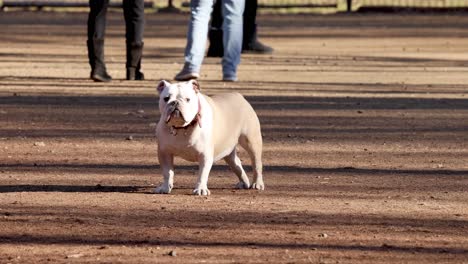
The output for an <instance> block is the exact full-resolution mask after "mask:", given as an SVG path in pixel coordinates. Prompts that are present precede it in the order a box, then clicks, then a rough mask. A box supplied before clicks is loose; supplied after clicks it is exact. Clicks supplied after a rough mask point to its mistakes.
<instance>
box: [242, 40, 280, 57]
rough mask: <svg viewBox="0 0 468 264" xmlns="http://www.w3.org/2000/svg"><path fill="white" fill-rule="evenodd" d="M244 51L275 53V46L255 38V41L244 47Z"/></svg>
mask: <svg viewBox="0 0 468 264" xmlns="http://www.w3.org/2000/svg"><path fill="white" fill-rule="evenodd" d="M242 53H256V54H271V53H273V48H272V47H269V46H267V45H264V44H262V43H261V42H260V41H258V40H255V41H254V42H253V43H249V44H247V45H245V46H244V47H243V48H242Z"/></svg>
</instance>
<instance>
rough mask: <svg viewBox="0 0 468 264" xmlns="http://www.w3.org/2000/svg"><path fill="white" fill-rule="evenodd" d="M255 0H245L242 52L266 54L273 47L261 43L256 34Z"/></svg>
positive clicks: (270, 51) (271, 50)
mask: <svg viewBox="0 0 468 264" xmlns="http://www.w3.org/2000/svg"><path fill="white" fill-rule="evenodd" d="M257 8H258V2H257V0H246V1H245V10H244V28H243V30H244V38H243V39H242V52H244V53H258V54H268V53H272V52H273V49H272V48H271V47H269V46H266V45H264V44H262V43H261V42H260V41H259V40H258V36H257V23H256V21H257Z"/></svg>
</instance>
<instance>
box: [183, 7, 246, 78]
mask: <svg viewBox="0 0 468 264" xmlns="http://www.w3.org/2000/svg"><path fill="white" fill-rule="evenodd" d="M214 1H216V0H192V1H190V11H191V12H190V14H191V15H190V22H189V29H188V33H187V45H186V47H185V63H184V67H183V69H182V70H181V71H180V72H179V73H178V74H177V75H176V76H175V79H176V80H178V81H185V80H190V79H198V78H199V77H200V69H201V65H202V62H203V58H204V56H205V48H206V42H207V35H208V25H209V21H210V15H211V12H212V11H213V4H214ZM218 1H221V3H220V4H221V9H222V14H223V20H224V23H223V26H222V28H223V49H224V55H223V59H222V62H221V63H222V68H223V80H224V81H231V82H234V81H237V66H238V65H239V63H240V54H241V50H242V34H243V33H242V31H243V13H244V6H245V1H243V0H218ZM247 1H249V0H247Z"/></svg>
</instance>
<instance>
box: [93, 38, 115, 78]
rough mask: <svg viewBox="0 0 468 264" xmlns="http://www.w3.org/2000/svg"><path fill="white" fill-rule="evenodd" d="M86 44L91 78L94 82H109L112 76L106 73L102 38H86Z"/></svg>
mask: <svg viewBox="0 0 468 264" xmlns="http://www.w3.org/2000/svg"><path fill="white" fill-rule="evenodd" d="M87 45H88V59H89V65H90V66H91V74H90V77H91V79H93V80H94V81H95V82H110V81H111V80H112V77H111V76H110V75H109V74H108V73H107V70H106V64H105V63H104V39H96V38H94V39H91V40H88V41H87Z"/></svg>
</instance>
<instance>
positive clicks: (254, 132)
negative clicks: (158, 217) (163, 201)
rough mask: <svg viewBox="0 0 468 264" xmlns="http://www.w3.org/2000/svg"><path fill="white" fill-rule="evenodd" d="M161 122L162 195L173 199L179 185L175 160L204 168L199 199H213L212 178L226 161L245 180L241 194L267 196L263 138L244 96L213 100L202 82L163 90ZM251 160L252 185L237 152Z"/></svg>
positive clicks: (163, 83)
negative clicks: (260, 192)
mask: <svg viewBox="0 0 468 264" xmlns="http://www.w3.org/2000/svg"><path fill="white" fill-rule="evenodd" d="M157 90H158V92H159V110H160V112H161V118H160V120H159V123H158V125H157V128H156V137H157V139H158V157H159V163H160V164H161V169H162V174H163V177H164V182H163V183H162V184H161V185H160V186H159V187H157V188H156V189H155V192H156V193H170V192H171V190H172V187H173V182H174V156H179V157H182V158H183V159H185V160H188V161H192V162H198V164H199V172H198V182H197V184H196V186H195V189H194V190H193V194H196V195H209V194H210V190H208V175H209V173H210V170H211V167H212V166H213V163H214V162H215V161H218V160H220V159H224V160H225V161H226V163H227V164H228V165H229V167H230V168H231V169H232V170H233V171H234V173H235V174H236V175H237V177H239V183H238V184H237V185H236V187H237V188H240V189H248V188H252V189H258V190H263V189H264V184H263V176H262V135H261V131H260V122H259V120H258V117H257V115H256V114H255V111H254V110H253V108H252V106H251V105H250V104H249V103H248V102H247V101H246V100H245V99H244V97H243V96H242V95H241V94H239V93H225V94H219V95H215V96H213V97H208V96H205V95H203V94H202V93H200V86H199V84H198V82H197V81H195V80H191V81H188V82H181V83H173V84H171V83H169V82H167V81H164V80H163V81H161V82H159V84H158V87H157ZM238 143H239V144H240V145H241V146H242V147H243V148H244V149H245V150H246V151H247V152H248V154H249V156H250V158H251V160H252V166H253V171H254V177H253V183H252V185H250V183H249V178H248V177H247V175H246V173H245V171H244V169H243V168H242V165H241V161H240V159H239V158H238V156H237V152H236V146H237V144H238Z"/></svg>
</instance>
